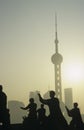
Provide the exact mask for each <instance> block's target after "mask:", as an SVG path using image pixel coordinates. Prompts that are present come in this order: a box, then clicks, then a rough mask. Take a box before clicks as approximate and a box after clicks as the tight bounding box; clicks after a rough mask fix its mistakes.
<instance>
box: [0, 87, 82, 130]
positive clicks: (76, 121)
mask: <svg viewBox="0 0 84 130" xmlns="http://www.w3.org/2000/svg"><path fill="white" fill-rule="evenodd" d="M49 94H50V98H49V99H44V98H42V96H41V94H40V93H38V97H39V101H40V102H41V106H40V108H37V104H36V103H35V101H34V98H30V99H29V103H28V105H27V106H26V107H20V108H21V109H23V110H27V111H28V115H27V116H26V117H23V124H22V129H29V130H30V129H32V130H51V129H52V130H84V124H83V121H82V118H81V113H80V109H79V108H78V103H77V102H75V103H74V104H73V105H74V107H73V108H72V109H71V110H69V109H68V108H67V106H65V108H66V111H67V114H68V116H70V117H72V120H71V121H70V123H69V124H68V123H67V121H66V119H65V117H64V115H63V113H62V111H61V108H60V101H59V99H58V98H57V97H56V94H55V92H54V91H50V92H49ZM45 105H47V106H48V107H49V115H48V116H46V109H45V107H44V106H45ZM0 124H1V125H2V126H3V128H4V127H5V128H7V127H9V126H10V114H9V109H8V108H7V96H6V94H5V93H4V92H3V87H2V85H0Z"/></svg>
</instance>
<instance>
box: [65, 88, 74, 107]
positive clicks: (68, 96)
mask: <svg viewBox="0 0 84 130" xmlns="http://www.w3.org/2000/svg"><path fill="white" fill-rule="evenodd" d="M64 96H65V105H66V106H67V107H68V108H70V109H71V108H72V106H73V94H72V88H66V89H64Z"/></svg>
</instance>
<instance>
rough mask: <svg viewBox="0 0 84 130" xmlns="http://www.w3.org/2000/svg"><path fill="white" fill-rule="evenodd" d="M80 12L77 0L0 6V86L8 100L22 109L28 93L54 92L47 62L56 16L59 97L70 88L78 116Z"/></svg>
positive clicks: (82, 74)
mask: <svg viewBox="0 0 84 130" xmlns="http://www.w3.org/2000/svg"><path fill="white" fill-rule="evenodd" d="M83 11H84V1H83V0H80V1H79V0H74V1H73V0H69V1H66V0H59V1H58V0H56V1H55V0H52V1H51V0H46V1H44V0H43V1H41V0H40V1H39V0H36V1H34V0H31V1H30V0H28V1H26V0H24V1H23V0H18V1H16V0H14V1H11V2H10V0H8V1H6V0H3V1H0V17H1V21H0V26H1V30H0V60H1V67H0V72H1V73H0V84H2V85H3V90H4V91H5V92H6V93H7V96H8V100H19V101H22V102H24V103H25V104H26V103H27V102H28V96H29V93H30V92H31V91H36V90H38V91H40V92H41V93H42V94H44V93H46V92H47V91H48V89H53V90H55V84H54V66H53V64H52V62H51V56H52V55H53V53H54V52H55V46H54V40H55V12H57V18H58V39H59V52H60V53H61V54H62V56H63V63H62V93H63V94H64V88H68V87H71V88H72V89H73V100H74V101H77V102H78V103H79V106H80V108H81V111H82V112H83V113H84V103H83V91H84V88H83V85H84V60H83V55H84V51H83V49H84V44H83V42H84V37H83V34H84V31H83V30H84V29H83V23H84V16H83ZM69 70H70V72H69ZM72 73H73V74H72ZM75 74H76V75H75ZM14 92H15V93H14Z"/></svg>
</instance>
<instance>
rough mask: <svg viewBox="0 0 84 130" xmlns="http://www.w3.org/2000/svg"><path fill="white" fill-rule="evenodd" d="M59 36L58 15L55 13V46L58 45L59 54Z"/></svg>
mask: <svg viewBox="0 0 84 130" xmlns="http://www.w3.org/2000/svg"><path fill="white" fill-rule="evenodd" d="M58 42H59V41H58V35H57V14H56V13H55V44H56V53H58Z"/></svg>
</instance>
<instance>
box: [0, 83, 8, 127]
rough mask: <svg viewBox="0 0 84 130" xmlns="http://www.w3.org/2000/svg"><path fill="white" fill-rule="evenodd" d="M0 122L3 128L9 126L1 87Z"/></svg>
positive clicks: (4, 97)
mask: <svg viewBox="0 0 84 130" xmlns="http://www.w3.org/2000/svg"><path fill="white" fill-rule="evenodd" d="M0 122H1V123H2V124H3V126H8V125H9V124H10V114H9V109H7V95H6V94H5V93H4V92H3V86H2V85H0Z"/></svg>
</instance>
